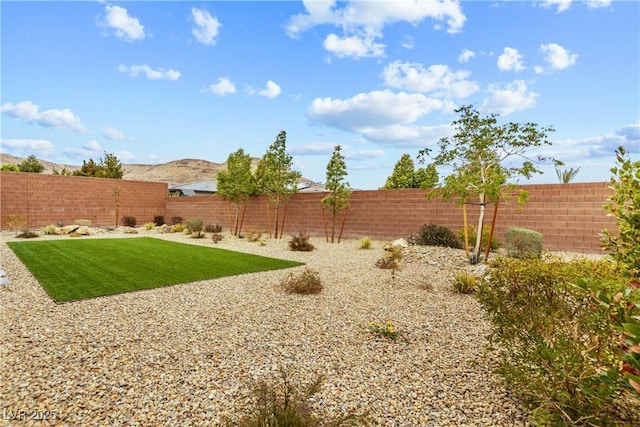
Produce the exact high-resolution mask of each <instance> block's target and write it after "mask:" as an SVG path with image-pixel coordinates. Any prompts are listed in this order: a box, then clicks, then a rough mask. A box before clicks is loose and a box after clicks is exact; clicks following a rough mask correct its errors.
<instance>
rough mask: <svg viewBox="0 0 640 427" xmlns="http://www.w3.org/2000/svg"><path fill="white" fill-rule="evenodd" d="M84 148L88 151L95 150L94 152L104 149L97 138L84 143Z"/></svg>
mask: <svg viewBox="0 0 640 427" xmlns="http://www.w3.org/2000/svg"><path fill="white" fill-rule="evenodd" d="M82 148H84V149H85V150H87V151H93V152H100V151H102V147H100V143H99V142H98V141H96V140H95V139H92V140H91V141H89V142H87V143H86V144H84V145H83V146H82Z"/></svg>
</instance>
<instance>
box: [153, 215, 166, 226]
mask: <svg viewBox="0 0 640 427" xmlns="http://www.w3.org/2000/svg"><path fill="white" fill-rule="evenodd" d="M153 223H154V224H155V225H156V226H157V227H160V226H161V225H163V224H164V215H154V216H153Z"/></svg>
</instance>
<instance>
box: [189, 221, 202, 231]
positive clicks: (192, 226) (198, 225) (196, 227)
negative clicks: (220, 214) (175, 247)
mask: <svg viewBox="0 0 640 427" xmlns="http://www.w3.org/2000/svg"><path fill="white" fill-rule="evenodd" d="M186 226H187V230H189V232H190V233H191V234H193V233H194V232H200V231H202V220H201V219H200V218H189V219H188V220H187V224H186Z"/></svg>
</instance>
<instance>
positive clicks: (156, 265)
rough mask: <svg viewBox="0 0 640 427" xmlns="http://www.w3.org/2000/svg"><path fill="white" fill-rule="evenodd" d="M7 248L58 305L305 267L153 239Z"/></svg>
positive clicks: (43, 243)
mask: <svg viewBox="0 0 640 427" xmlns="http://www.w3.org/2000/svg"><path fill="white" fill-rule="evenodd" d="M7 245H8V246H9V247H10V248H11V250H13V252H14V253H15V254H16V255H17V256H18V258H20V260H21V261H22V263H23V264H24V265H25V266H26V267H27V268H28V269H29V271H31V273H32V274H33V276H34V277H35V278H36V279H37V280H38V281H39V282H40V284H41V285H42V287H43V288H44V290H45V291H46V292H47V293H48V294H49V295H50V296H51V298H53V299H54V300H55V301H59V302H62V301H73V300H78V299H84V298H94V297H99V296H103V295H113V294H119V293H122V292H129V291H137V290H141V289H152V288H159V287H162V286H168V285H175V284H178V283H188V282H195V281H198V280H206V279H214V278H217V277H225V276H232V275H236V274H244V273H254V272H258V271H267V270H277V269H281V268H289V267H296V266H299V265H302V263H299V262H295V261H286V260H281V259H276V258H268V257H263V256H259V255H251V254H245V253H241V252H234V251H229V250H225V249H218V248H210V247H204V246H197V245H189V244H186V243H175V242H168V241H166V240H160V239H154V238H151V237H141V238H129V239H83V240H50V241H33V242H31V241H30V242H7Z"/></svg>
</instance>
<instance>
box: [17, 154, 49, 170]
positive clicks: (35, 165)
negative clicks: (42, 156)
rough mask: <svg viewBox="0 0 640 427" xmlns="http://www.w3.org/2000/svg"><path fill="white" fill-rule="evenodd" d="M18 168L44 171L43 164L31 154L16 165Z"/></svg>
mask: <svg viewBox="0 0 640 427" xmlns="http://www.w3.org/2000/svg"><path fill="white" fill-rule="evenodd" d="M18 170H20V172H30V173H41V172H42V171H44V165H43V164H42V163H40V161H39V160H38V159H37V158H36V156H34V155H33V154H32V155H30V156H29V157H27V158H26V159H25V160H23V161H22V163H20V164H19V165H18Z"/></svg>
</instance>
